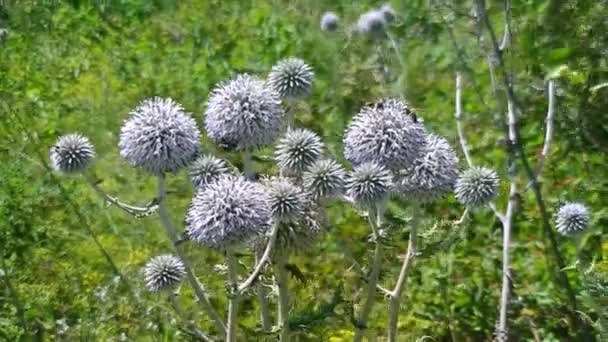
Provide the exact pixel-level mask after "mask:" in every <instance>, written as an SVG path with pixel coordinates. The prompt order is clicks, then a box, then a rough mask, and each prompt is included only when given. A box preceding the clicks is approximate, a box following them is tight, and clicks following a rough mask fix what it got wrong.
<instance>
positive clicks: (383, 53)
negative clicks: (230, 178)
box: [0, 0, 608, 341]
mask: <svg viewBox="0 0 608 342" xmlns="http://www.w3.org/2000/svg"><path fill="white" fill-rule="evenodd" d="M380 5H382V3H376V2H372V1H355V2H353V1H345V0H336V1H331V2H329V1H325V2H323V1H320V2H314V1H307V0H291V1H281V0H266V1H221V0H208V1H185V2H174V1H164V0H156V1H140V0H124V1H116V2H111V1H102V2H98V3H96V4H95V5H90V4H85V3H81V2H79V1H69V2H66V3H61V4H60V3H58V2H56V1H52V2H50V3H45V2H19V3H14V4H13V3H9V2H0V29H2V31H0V37H1V38H0V71H1V73H0V74H1V75H2V77H1V81H0V156H1V158H2V159H1V160H2V162H1V163H0V223H1V224H0V253H1V254H2V255H1V257H2V258H1V259H0V260H1V262H2V263H1V264H0V279H1V281H0V289H1V290H0V339H6V340H9V341H12V340H19V339H23V340H51V341H55V340H58V341H64V340H65V341H72V340H83V341H89V340H100V341H114V340H116V341H123V340H137V341H157V340H163V341H165V340H167V341H172V340H189V339H191V338H194V339H196V338H200V335H197V333H196V331H197V330H199V329H200V331H202V332H204V333H205V334H209V335H217V334H216V333H217V331H216V330H217V327H216V326H215V325H214V323H213V321H212V320H210V319H209V316H208V315H207V313H206V311H204V310H201V304H200V303H198V302H197V301H196V300H195V299H194V298H195V297H196V294H195V293H194V291H193V289H192V287H191V286H189V285H188V284H187V283H186V282H184V283H182V285H181V286H180V287H179V294H178V296H176V297H177V304H178V305H179V307H180V311H181V314H177V313H176V311H175V310H173V307H174V306H175V304H176V302H172V301H171V300H169V298H167V296H166V295H165V294H163V293H150V292H149V291H147V290H146V281H145V279H144V278H145V277H144V274H143V273H142V268H143V267H144V265H146V263H147V262H148V261H149V260H150V259H151V258H152V257H154V256H158V255H162V254H168V253H172V252H173V250H172V245H171V242H172V241H170V239H168V238H167V236H166V234H165V231H164V229H163V226H162V224H161V222H160V220H159V217H158V215H157V213H156V211H155V210H151V211H150V212H149V213H147V212H146V213H145V214H150V215H139V216H142V217H138V218H136V217H134V216H133V215H131V214H130V213H128V212H127V211H126V210H121V208H120V207H118V206H115V205H109V204H110V203H108V201H104V200H100V198H99V196H98V194H97V193H96V191H95V189H93V188H91V187H89V186H87V183H86V182H85V181H84V179H83V178H82V177H69V176H63V175H60V174H58V173H56V172H53V171H52V169H51V164H50V161H49V148H50V147H51V146H52V145H53V144H55V142H56V141H57V139H58V137H60V136H62V135H65V134H69V133H74V132H78V133H81V134H83V135H85V136H87V137H88V138H89V139H90V141H91V143H92V144H93V145H94V146H95V150H96V154H97V156H96V159H95V162H94V164H93V166H92V168H91V170H90V172H89V175H94V176H95V180H93V184H97V185H99V186H100V187H102V188H103V189H104V191H107V192H108V193H109V194H112V195H116V196H118V197H119V198H120V200H121V201H124V202H125V203H134V204H136V205H137V206H140V207H146V208H148V207H150V208H152V207H154V205H155V204H156V202H155V200H157V198H156V196H157V181H156V179H155V177H152V176H150V175H148V174H147V173H145V172H143V171H142V170H139V169H135V168H131V167H129V165H128V163H126V162H125V161H124V160H123V159H121V158H120V152H119V134H120V129H121V127H122V125H123V121H124V120H125V119H127V117H128V116H129V113H130V112H131V111H132V110H133V109H134V108H135V107H136V106H137V105H138V104H139V103H140V101H141V100H142V99H145V98H150V97H153V96H162V97H170V98H172V99H174V100H175V101H177V102H179V103H180V104H181V105H183V107H184V108H185V110H186V111H187V112H191V113H193V117H194V118H195V119H196V121H197V124H198V127H199V128H201V132H203V134H202V135H201V141H202V150H203V152H205V153H212V154H214V155H216V156H220V157H222V158H224V159H225V160H228V161H229V162H230V163H231V164H232V165H235V166H237V167H238V168H240V169H241V170H243V167H244V166H245V165H243V162H242V159H241V156H240V155H239V154H238V153H233V152H228V151H226V150H224V149H222V148H220V147H218V146H217V145H216V144H214V143H213V142H212V141H211V140H210V139H209V137H208V135H207V134H205V131H204V129H203V127H205V125H204V113H205V110H206V108H207V101H208V99H209V96H210V91H211V90H212V89H214V87H215V86H216V85H217V84H218V83H220V82H222V81H224V80H227V79H231V78H233V77H234V76H235V75H237V74H239V73H249V74H252V75H258V76H259V77H262V78H265V77H266V76H267V75H268V73H269V72H270V70H271V68H272V66H273V65H275V64H276V63H277V62H278V61H279V60H282V59H284V58H288V57H292V56H295V57H298V58H301V59H302V60H304V61H305V62H306V63H307V64H308V65H310V66H311V67H312V69H313V70H314V77H315V79H314V83H313V85H312V90H311V94H310V95H309V96H308V97H307V98H306V99H305V100H303V101H299V102H297V103H295V104H291V105H290V107H291V108H292V110H293V114H294V116H293V119H294V125H295V126H297V127H305V128H308V129H310V130H312V131H314V132H316V133H317V134H318V135H319V136H320V137H321V138H322V141H323V143H324V145H325V150H326V155H328V156H330V157H332V158H335V159H336V160H338V162H340V163H341V164H342V165H345V166H348V167H347V168H348V169H351V167H350V163H349V162H347V161H346V160H345V159H344V144H343V135H344V132H345V129H346V128H347V125H348V124H349V122H350V121H351V119H352V117H353V116H354V115H355V114H356V113H358V112H359V110H360V109H361V108H362V107H364V106H365V104H366V103H370V102H375V101H377V100H379V99H381V98H389V97H394V98H405V99H407V102H408V103H409V104H410V105H411V106H413V108H414V109H415V113H416V116H417V117H418V119H420V120H422V121H423V122H424V125H425V126H426V128H427V129H428V130H429V131H432V132H434V133H436V134H439V135H441V136H444V137H446V138H447V140H448V142H449V143H450V144H451V145H452V146H453V147H454V148H455V149H456V150H457V153H458V156H459V157H460V168H461V170H465V169H467V168H468V166H470V165H478V166H484V167H488V168H490V169H493V170H495V171H496V172H497V173H498V176H499V179H500V183H499V191H498V195H497V197H496V198H495V206H496V208H497V211H498V212H499V214H500V215H495V213H494V212H493V211H492V210H491V209H489V208H487V207H481V208H476V209H471V210H468V211H467V215H463V211H464V210H465V208H464V207H463V206H462V205H461V204H459V203H458V201H457V198H456V196H454V195H452V194H450V195H449V196H444V197H442V198H441V199H440V200H438V201H436V202H433V203H428V204H422V205H421V206H420V216H417V215H413V213H414V212H415V210H413V209H414V208H413V207H417V206H412V205H410V204H408V202H407V201H403V200H399V199H397V200H392V201H391V202H390V203H389V204H388V206H387V208H386V211H385V215H384V218H385V222H383V223H382V224H381V225H380V226H378V227H376V228H377V229H376V230H377V232H378V236H379V237H380V239H376V240H374V239H370V233H371V230H370V227H369V225H368V222H367V217H366V215H365V213H363V212H362V211H361V210H357V209H355V208H353V206H351V205H350V204H347V203H344V202H339V201H336V202H333V203H332V204H331V205H330V206H329V207H328V208H327V210H326V212H325V221H326V222H328V225H329V227H328V228H327V232H326V233H325V234H324V235H323V238H322V239H321V241H319V242H317V243H315V244H314V245H313V246H312V247H311V248H310V249H307V251H306V252H305V253H304V254H303V255H298V256H292V257H291V258H290V259H289V260H288V262H287V263H286V264H285V265H283V266H284V268H285V270H287V273H288V274H287V275H288V277H287V283H288V287H289V290H290V291H291V296H290V297H291V310H290V311H289V313H288V319H287V322H288V328H289V330H290V332H289V333H290V336H291V337H290V338H291V339H292V340H294V341H295V340H301V341H309V340H310V341H350V340H352V339H353V338H354V337H355V335H356V334H357V332H358V331H363V330H364V331H365V333H366V334H371V335H372V336H378V338H379V339H380V340H381V339H383V338H384V336H386V331H387V327H388V326H389V325H390V324H389V323H390V322H391V319H390V318H391V315H390V313H389V306H390V307H398V312H399V315H398V326H397V327H398V336H397V340H398V341H415V340H453V341H483V340H491V339H492V338H494V336H495V334H496V333H497V332H498V333H499V334H500V335H502V334H504V335H505V336H508V337H509V338H510V340H513V341H520V340H536V341H541V340H542V341H572V340H577V341H579V340H580V341H584V340H588V341H593V340H600V339H601V338H603V339H606V338H607V337H606V334H607V333H606V331H607V330H608V327H607V326H608V324H607V323H606V321H607V320H608V318H607V317H608V311H607V310H606V304H607V303H606V293H607V292H606V291H607V289H608V285H607V282H608V280H607V279H608V264H607V263H606V261H605V254H606V253H608V242H606V241H605V238H606V236H607V234H608V231H607V230H606V228H605V227H606V226H608V195H607V193H608V182H607V181H606V179H608V168H606V167H605V166H606V163H607V161H608V160H607V157H606V156H607V153H608V124H607V123H608V110H607V108H608V102H607V99H608V83H607V82H608V65H607V64H606V53H608V51H607V48H606V47H607V46H608V33H607V32H608V21H606V20H605V13H606V10H607V9H608V3H606V2H605V1H583V0H571V1H567V2H562V1H557V0H541V1H526V0H506V1H504V2H500V1H484V0H467V1H449V0H425V1H423V0H407V1H394V2H393V4H392V5H393V8H394V10H395V13H396V16H395V18H394V21H393V22H392V23H391V24H390V26H388V28H387V31H386V32H385V31H382V32H381V33H382V34H379V35H374V34H371V35H363V34H355V33H353V32H352V30H351V28H352V27H353V25H356V24H357V21H358V20H359V17H360V16H361V15H362V14H364V13H365V12H366V11H368V10H370V9H372V8H374V7H378V6H380ZM326 11H333V12H335V13H336V14H337V15H339V17H340V21H339V28H338V30H337V31H336V32H329V31H324V30H322V29H321V27H320V20H321V17H322V16H323V14H324V13H325V12H326ZM457 80H459V82H457ZM550 84H551V85H552V86H549V85H550ZM457 85H460V87H458V86H457ZM457 89H460V91H459V92H458V94H459V96H457ZM550 90H552V91H550ZM457 99H459V100H460V101H457ZM550 99H553V101H554V110H553V115H554V119H553V121H552V122H553V125H554V127H553V134H552V144H551V146H550V147H551V148H550V150H549V153H548V154H545V153H544V152H543V147H544V146H545V145H546V138H545V131H546V127H547V125H546V123H547V120H546V118H547V112H548V111H549V110H548V108H549V107H550V106H549V103H548V102H549V100H550ZM457 103H461V106H459V107H458V108H457V106H456V104H457ZM509 107H510V108H511V110H509ZM456 113H459V114H460V120H457V119H456V117H455V114H456ZM509 114H514V117H515V118H516V121H512V122H511V124H512V125H511V128H513V127H515V128H516V132H513V131H511V132H510V131H509V128H510V127H509V121H508V117H509ZM458 123H460V124H461V125H462V126H461V128H462V132H463V135H464V136H465V137H466V140H467V146H468V148H469V149H468V152H469V153H470V159H471V162H470V163H469V161H468V159H469V157H467V156H465V155H464V152H463V150H462V149H461V145H460V143H461V141H462V139H460V138H459V130H458ZM510 134H511V135H510ZM513 134H516V135H515V136H514V135H513ZM512 142H515V143H512ZM273 152H274V151H273V148H272V147H266V148H263V149H260V150H257V151H256V152H255V153H254V155H253V164H254V165H253V166H254V170H255V172H256V173H258V174H277V173H278V168H277V166H276V164H275V163H274V161H273ZM539 160H543V161H542V162H540V163H542V165H543V166H542V167H539ZM537 172H538V178H537V177H536V176H535V174H536V173H537ZM536 180H537V181H536ZM166 183H167V189H168V193H167V205H168V206H169V216H170V220H171V221H172V222H174V223H176V224H177V223H180V224H178V229H179V231H180V233H181V232H182V231H183V228H184V225H183V224H181V223H182V222H184V219H185V217H186V212H187V209H188V207H189V205H190V203H191V201H192V192H193V190H192V185H191V182H190V180H189V179H188V174H187V172H186V171H184V170H182V171H181V172H179V173H177V174H171V175H168V176H167V177H166ZM514 185H515V186H514ZM570 201H574V202H581V203H584V204H585V205H586V207H587V208H588V209H589V212H590V222H589V228H587V229H586V230H585V231H584V232H583V234H578V235H576V236H575V237H569V236H563V235H561V234H558V233H557V228H556V220H555V215H556V213H557V212H558V209H559V208H560V206H561V205H562V204H564V203H565V202H570ZM123 209H124V208H123ZM501 216H503V217H502V219H501V218H500V217H501ZM504 216H508V217H509V218H511V219H512V220H511V221H508V222H512V224H510V225H506V224H504V222H505V220H504V219H505V217H504ZM417 218H419V221H418V220H417ZM461 218H462V220H461ZM416 221H418V223H419V224H418V225H414V227H418V228H417V234H416V229H412V228H411V227H412V223H416ZM456 223H458V224H456ZM372 225H373V223H372ZM505 227H510V228H512V229H510V230H509V229H508V230H509V231H510V232H511V235H510V238H509V239H507V241H510V248H508V249H507V252H508V256H509V257H510V264H508V265H507V268H506V270H507V271H509V270H510V272H503V271H504V270H505V269H504V268H503V261H505V260H509V259H505V254H503V245H504V244H503V242H504V241H503V238H504V236H503V232H504V231H503V230H504V228H505ZM376 230H374V233H376ZM412 232H414V234H412ZM378 236H376V237H378ZM412 237H414V241H416V239H417V245H416V246H415V247H416V250H417V251H418V253H415V258H414V259H415V262H413V264H412V266H411V268H408V270H407V280H405V279H404V284H403V286H404V287H403V288H399V291H396V290H395V291H394V292H393V293H400V294H401V296H399V299H400V302H399V300H395V299H394V298H395V297H394V296H393V297H391V296H390V295H389V296H384V294H383V292H382V291H383V290H382V289H389V290H388V291H393V289H394V287H395V285H396V284H398V282H397V279H398V277H399V274H400V273H402V262H403V259H408V258H409V256H410V255H413V254H409V253H406V251H407V250H408V245H409V246H410V247H409V248H411V244H412ZM378 241H381V243H382V247H383V255H382V257H381V260H380V261H381V262H382V268H381V269H379V271H378V274H377V277H378V284H379V285H380V286H379V287H380V289H379V290H377V291H376V293H375V294H374V295H373V296H372V297H371V298H372V300H373V301H372V304H373V305H371V309H370V310H371V311H370V313H369V320H367V321H366V322H365V324H362V322H361V320H360V317H361V316H360V313H361V311H362V307H363V303H364V301H365V299H366V298H367V297H366V293H367V287H368V286H369V284H370V283H372V282H370V281H369V278H368V275H367V272H368V271H369V270H370V269H372V268H373V267H372V266H371V265H372V264H373V262H372V261H373V260H372V259H373V255H374V250H375V248H376V246H377V244H376V242H378ZM507 246H508V245H507ZM179 248H180V249H181V250H182V251H183V253H184V254H185V255H187V256H188V260H189V262H190V266H191V267H192V268H193V269H194V270H196V273H197V275H198V276H199V279H200V280H201V282H202V283H203V284H204V285H205V286H206V289H207V291H208V293H209V294H210V303H211V304H212V305H213V306H214V307H216V308H218V310H219V312H220V314H221V315H222V316H225V314H226V313H225V310H226V309H227V308H228V306H229V301H230V302H231V299H233V298H232V297H229V296H227V295H226V293H227V291H226V290H227V289H228V290H230V287H231V286H229V285H228V283H227V279H226V265H225V263H226V261H225V258H224V255H223V254H222V253H219V252H217V251H215V250H212V249H208V248H203V247H201V246H200V245H197V244H196V243H192V242H184V243H182V244H181V245H180V246H179ZM345 250H346V251H345ZM238 253H239V255H238V257H239V260H240V261H241V263H242V264H243V265H244V269H247V270H248V271H251V268H253V265H254V264H255V261H254V255H253V254H254V253H253V252H252V251H251V250H249V249H243V250H239V251H238ZM277 273H278V272H277ZM269 274H270V272H267V275H266V278H265V279H264V280H265V281H266V282H272V278H271V277H270V276H269ZM242 275H245V271H243V272H242ZM281 279H283V280H285V279H284V278H281ZM232 280H234V279H232ZM283 283H284V282H283ZM505 286H506V287H505ZM372 288H373V287H372ZM258 290H259V288H258ZM272 291H275V288H273V289H272ZM272 291H271V294H270V308H271V318H273V322H275V321H277V317H276V316H277V314H276V313H275V312H276V309H275V307H276V306H277V304H278V303H277V296H276V295H274V292H272ZM276 291H277V292H278V291H279V289H276ZM505 291H506V292H505ZM505 293H508V296H507V297H506V298H507V304H508V305H504V304H505V303H504V301H503V305H502V308H503V310H504V311H503V312H502V313H504V317H506V319H507V320H506V322H507V326H508V330H507V331H504V332H501V329H497V327H499V328H500V325H501V323H504V322H501V319H500V316H501V315H499V312H501V310H500V308H501V296H502V295H504V294H505ZM169 297H171V298H174V297H172V296H169ZM503 297H504V296H503ZM389 302H390V305H389ZM233 304H234V303H233ZM238 307H239V309H240V310H239V313H238V329H237V331H238V334H239V335H238V336H239V340H251V341H263V340H268V341H275V340H276V338H277V334H276V332H274V331H273V332H269V331H268V330H267V329H264V328H265V327H263V326H262V325H261V323H260V319H259V316H260V313H259V311H260V308H259V303H258V299H257V297H256V296H254V295H252V294H251V293H245V295H244V296H243V298H242V300H241V301H240V303H239V305H238ZM284 313H285V312H283V313H282V314H284ZM503 321H504V319H503ZM197 336H198V337H197Z"/></svg>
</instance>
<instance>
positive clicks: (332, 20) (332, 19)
mask: <svg viewBox="0 0 608 342" xmlns="http://www.w3.org/2000/svg"><path fill="white" fill-rule="evenodd" d="M338 25H340V17H338V15H337V14H336V13H334V12H325V13H323V16H322V17H321V30H323V31H327V32H335V31H336V30H338Z"/></svg>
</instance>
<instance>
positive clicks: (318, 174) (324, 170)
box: [302, 159, 346, 201]
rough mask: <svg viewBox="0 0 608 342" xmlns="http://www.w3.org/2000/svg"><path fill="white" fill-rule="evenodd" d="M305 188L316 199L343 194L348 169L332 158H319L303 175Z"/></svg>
mask: <svg viewBox="0 0 608 342" xmlns="http://www.w3.org/2000/svg"><path fill="white" fill-rule="evenodd" d="M302 179H303V186H304V188H305V189H306V190H307V191H308V192H309V193H310V194H311V196H312V198H313V199H314V200H316V201H321V200H326V199H330V198H333V197H338V196H340V195H342V193H343V191H344V182H345V179H346V171H345V170H344V167H342V165H340V164H338V163H337V162H336V161H335V160H332V159H323V160H318V161H317V162H315V163H314V164H313V165H311V166H310V167H309V168H308V170H307V171H306V172H304V175H303V176H302Z"/></svg>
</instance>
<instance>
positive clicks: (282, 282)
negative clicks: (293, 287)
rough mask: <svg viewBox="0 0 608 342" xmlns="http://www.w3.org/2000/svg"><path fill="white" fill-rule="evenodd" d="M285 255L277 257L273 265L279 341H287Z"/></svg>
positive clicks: (287, 309) (287, 316)
mask: <svg viewBox="0 0 608 342" xmlns="http://www.w3.org/2000/svg"><path fill="white" fill-rule="evenodd" d="M286 261H287V260H286V257H283V258H278V260H277V261H276V265H275V267H274V272H275V276H276V282H277V287H278V291H279V311H278V323H279V341H282V342H286V341H289V323H288V319H289V302H290V298H289V297H290V296H289V288H288V285H287V280H288V277H287V269H286V268H285V263H286Z"/></svg>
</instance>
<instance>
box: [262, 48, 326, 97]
mask: <svg viewBox="0 0 608 342" xmlns="http://www.w3.org/2000/svg"><path fill="white" fill-rule="evenodd" d="M314 76H315V75H314V72H313V71H312V68H311V67H310V66H309V65H308V64H306V62H304V61H303V60H301V59H299V58H295V57H290V58H287V59H283V60H281V61H279V62H278V63H277V64H275V65H274V66H273V67H272V70H271V71H270V73H269V74H268V80H267V83H268V86H269V87H270V88H272V89H274V90H275V91H276V92H277V93H278V94H279V95H280V96H281V98H284V99H299V98H303V97H306V96H308V95H309V94H310V92H311V90H312V83H313V81H314Z"/></svg>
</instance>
